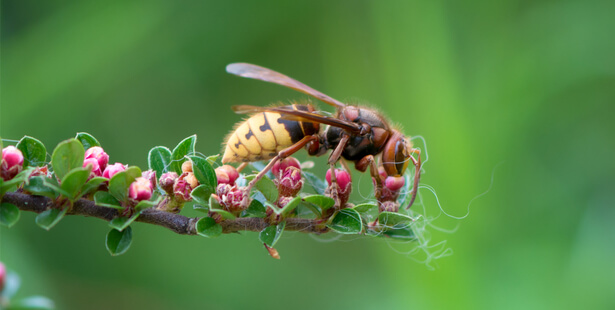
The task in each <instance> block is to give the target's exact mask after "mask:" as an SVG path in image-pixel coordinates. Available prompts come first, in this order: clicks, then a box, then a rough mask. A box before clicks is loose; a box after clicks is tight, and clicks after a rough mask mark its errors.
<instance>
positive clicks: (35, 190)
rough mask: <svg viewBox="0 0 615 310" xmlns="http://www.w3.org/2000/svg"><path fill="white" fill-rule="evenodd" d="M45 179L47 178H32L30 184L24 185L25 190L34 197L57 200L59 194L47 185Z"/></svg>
mask: <svg viewBox="0 0 615 310" xmlns="http://www.w3.org/2000/svg"><path fill="white" fill-rule="evenodd" d="M45 179H46V178H45V177H43V176H36V177H32V178H30V182H28V184H26V185H24V190H25V191H27V192H30V193H32V194H34V195H39V196H45V197H49V198H51V199H55V198H57V197H58V194H57V192H56V191H54V190H53V189H52V188H50V187H49V186H47V185H46V181H45Z"/></svg>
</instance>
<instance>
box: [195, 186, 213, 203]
mask: <svg viewBox="0 0 615 310" xmlns="http://www.w3.org/2000/svg"><path fill="white" fill-rule="evenodd" d="M213 193H214V192H213V191H212V190H211V188H210V187H209V186H208V185H199V186H197V187H195V188H194V189H193V190H192V192H190V197H192V199H193V200H194V202H196V203H198V204H200V205H202V206H208V205H209V198H210V197H211V194H213Z"/></svg>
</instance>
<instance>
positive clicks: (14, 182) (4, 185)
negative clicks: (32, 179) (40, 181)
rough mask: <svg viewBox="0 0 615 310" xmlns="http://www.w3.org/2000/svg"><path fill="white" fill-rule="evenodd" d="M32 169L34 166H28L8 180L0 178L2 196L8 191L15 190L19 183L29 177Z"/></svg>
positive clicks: (0, 194)
mask: <svg viewBox="0 0 615 310" xmlns="http://www.w3.org/2000/svg"><path fill="white" fill-rule="evenodd" d="M32 171H33V168H27V169H26V170H23V171H22V172H20V173H18V174H17V175H16V176H15V177H13V178H12V179H10V180H8V181H4V180H2V178H0V197H1V196H2V195H4V193H6V192H9V191H11V192H12V191H15V190H16V189H17V186H18V185H20V184H21V183H23V182H24V181H25V180H27V179H28V177H29V176H30V174H32Z"/></svg>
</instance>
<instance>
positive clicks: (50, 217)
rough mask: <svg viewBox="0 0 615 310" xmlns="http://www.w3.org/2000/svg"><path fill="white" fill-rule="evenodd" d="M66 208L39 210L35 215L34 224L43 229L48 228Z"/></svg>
mask: <svg viewBox="0 0 615 310" xmlns="http://www.w3.org/2000/svg"><path fill="white" fill-rule="evenodd" d="M67 210H68V208H64V209H62V210H60V209H49V210H45V211H43V212H41V213H40V214H39V215H37V216H36V220H35V221H36V225H38V226H40V227H41V228H43V229H45V230H50V229H51V228H52V227H53V226H55V225H56V224H57V223H58V222H60V220H61V219H62V218H63V217H64V215H65V214H66V211H67Z"/></svg>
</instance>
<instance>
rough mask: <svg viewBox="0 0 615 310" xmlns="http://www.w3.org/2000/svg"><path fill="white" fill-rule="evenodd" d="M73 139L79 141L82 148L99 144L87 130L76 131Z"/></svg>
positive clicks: (85, 148)
mask: <svg viewBox="0 0 615 310" xmlns="http://www.w3.org/2000/svg"><path fill="white" fill-rule="evenodd" d="M75 139H77V140H79V142H81V144H82V145H83V149H84V150H87V149H89V148H91V147H93V146H100V143H98V140H96V138H94V136H92V135H91V134H89V133H87V132H78V133H77V136H76V137H75Z"/></svg>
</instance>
